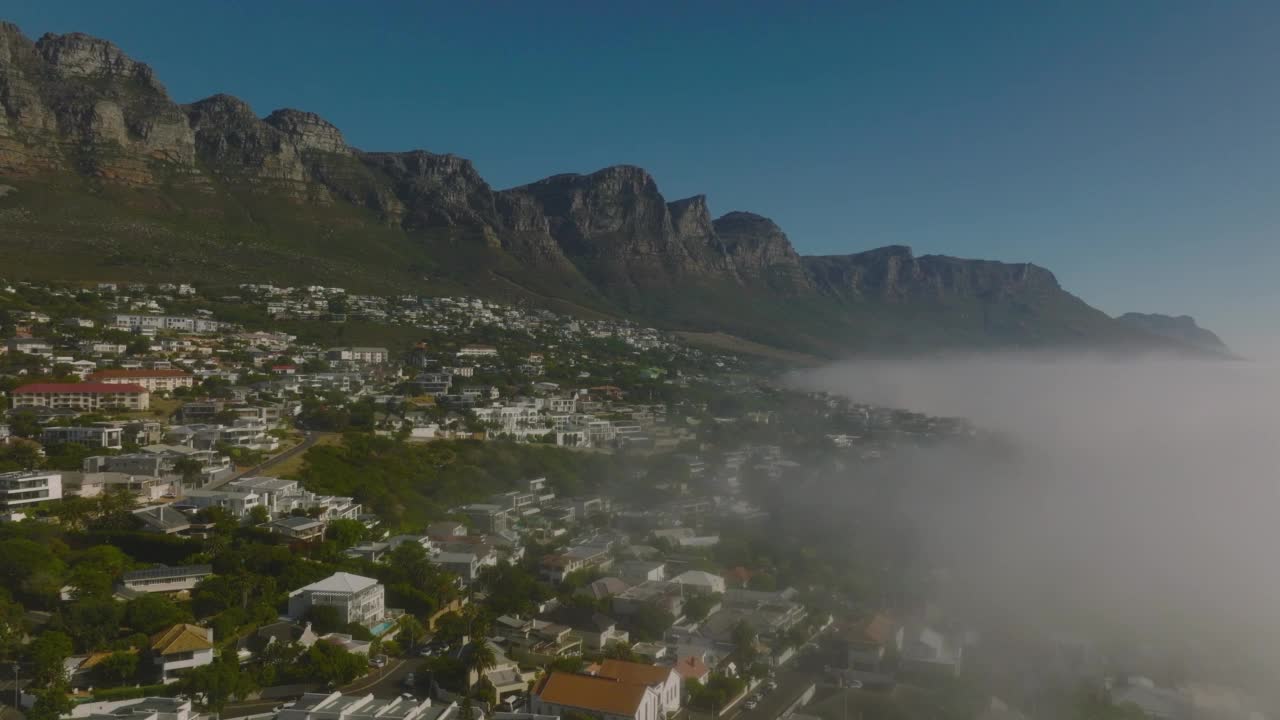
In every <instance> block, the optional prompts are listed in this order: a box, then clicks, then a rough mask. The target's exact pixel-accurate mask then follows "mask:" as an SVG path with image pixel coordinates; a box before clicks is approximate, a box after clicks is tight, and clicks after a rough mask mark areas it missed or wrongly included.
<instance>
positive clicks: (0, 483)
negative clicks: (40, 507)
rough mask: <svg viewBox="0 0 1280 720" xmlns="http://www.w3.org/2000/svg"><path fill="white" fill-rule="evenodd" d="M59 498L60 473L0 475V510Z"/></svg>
mask: <svg viewBox="0 0 1280 720" xmlns="http://www.w3.org/2000/svg"><path fill="white" fill-rule="evenodd" d="M61 498H62V473H56V472H54V473H50V472H35V471H28V470H18V471H16V472H7V473H0V510H12V509H13V508H16V507H21V506H23V505H30V504H32V503H38V502H44V501H46V500H60V499H61Z"/></svg>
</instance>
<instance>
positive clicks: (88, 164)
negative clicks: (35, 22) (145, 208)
mask: <svg viewBox="0 0 1280 720" xmlns="http://www.w3.org/2000/svg"><path fill="white" fill-rule="evenodd" d="M0 108H2V109H3V111H4V112H3V113H2V114H0V170H2V171H5V172H9V173H13V174H19V175H21V174H30V173H38V172H43V171H49V170H74V171H77V172H81V173H84V174H89V175H95V176H99V177H103V178H106V179H109V180H116V181H120V182H125V183H130V184H148V183H152V182H154V181H155V179H156V174H157V167H156V165H157V164H170V165H175V166H177V167H178V168H180V169H189V168H190V166H191V164H192V163H193V161H194V159H195V147H194V138H193V134H192V132H191V129H190V128H189V127H188V126H187V123H186V120H185V118H184V116H183V114H182V112H181V111H180V109H179V108H178V107H177V106H176V105H175V104H174V103H173V102H172V101H171V100H170V99H169V97H168V95H167V94H166V92H165V89H164V86H163V85H161V84H160V82H159V81H158V80H157V79H156V77H155V74H154V73H153V72H152V70H151V68H150V67H148V66H146V65H144V64H142V63H139V62H136V61H134V60H132V59H130V58H129V57H128V56H126V55H125V54H124V53H123V52H122V51H121V50H120V48H118V47H116V46H115V45H114V44H112V43H110V42H107V41H105V40H99V39H97V38H92V37H89V36H87V35H83V34H80V33H72V34H68V35H52V34H50V35H45V36H44V37H42V38H40V40H39V41H38V42H35V43H32V42H31V41H30V40H28V39H27V38H26V37H25V36H24V35H22V33H21V32H20V31H18V28H17V27H16V26H14V25H11V24H7V23H6V24H0Z"/></svg>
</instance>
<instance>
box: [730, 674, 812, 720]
mask: <svg viewBox="0 0 1280 720" xmlns="http://www.w3.org/2000/svg"><path fill="white" fill-rule="evenodd" d="M818 678H819V676H818V675H816V674H814V673H811V672H806V671H803V670H795V669H788V670H783V671H782V672H780V673H778V677H777V680H778V689H777V690H774V691H773V692H766V693H765V695H764V697H763V698H762V699H761V700H760V704H759V705H758V706H757V707H756V709H754V710H746V709H744V708H743V705H742V704H741V703H739V704H738V706H737V707H736V708H734V710H733V711H731V712H730V714H729V715H726V716H725V718H724V720H777V718H778V717H779V716H780V715H782V712H783V711H784V710H786V709H787V708H788V707H789V706H790V705H791V704H792V703H794V702H795V701H796V699H797V698H799V697H800V695H801V694H802V693H803V692H804V691H805V690H807V689H808V688H809V686H810V685H812V684H813V683H814V682H816V681H817V680H818ZM763 690H764V686H763V685H761V686H760V687H759V688H757V689H756V692H761V691H763Z"/></svg>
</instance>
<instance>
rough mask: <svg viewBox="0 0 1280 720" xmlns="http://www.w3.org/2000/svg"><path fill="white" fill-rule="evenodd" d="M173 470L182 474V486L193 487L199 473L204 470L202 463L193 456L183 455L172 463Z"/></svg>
mask: <svg viewBox="0 0 1280 720" xmlns="http://www.w3.org/2000/svg"><path fill="white" fill-rule="evenodd" d="M173 471H174V472H176V473H178V474H179V475H181V476H182V484H183V485H184V486H186V487H189V488H190V487H195V486H196V482H197V481H198V480H199V479H200V473H202V472H204V464H203V463H201V462H200V461H199V460H196V459H194V458H187V457H184V458H180V459H179V460H177V461H176V462H174V463H173Z"/></svg>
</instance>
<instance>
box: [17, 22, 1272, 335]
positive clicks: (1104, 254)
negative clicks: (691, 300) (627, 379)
mask: <svg viewBox="0 0 1280 720" xmlns="http://www.w3.org/2000/svg"><path fill="white" fill-rule="evenodd" d="M623 5H624V4H623V3H613V2H589V1H588V0H582V1H580V2H572V3H553V2H474V3H473V2H450V3H433V2H404V3H394V2H360V3H355V2H351V3H337V2H306V3H304V2H283V1H277V2H253V3H250V2H241V1H230V0H223V1H220V2H196V1H193V0H183V1H182V2H143V1H137V0H130V1H129V2H125V3H105V2H51V1H50V0H37V1H28V0H10V1H9V2H7V3H5V7H4V8H2V9H0V17H4V18H6V19H9V20H12V21H14V22H17V23H18V24H19V25H21V26H22V27H23V29H24V30H25V31H26V32H27V34H28V35H31V36H32V37H36V36H39V35H40V34H42V33H44V32H49V31H52V32H68V31H75V30H79V31H84V32H88V33H91V34H95V35H100V36H103V37H107V38H110V39H112V40H114V41H116V42H117V43H118V44H119V45H121V46H122V47H124V49H125V50H126V51H127V52H129V53H130V54H131V55H133V56H134V57H137V58H139V59H141V60H143V61H146V62H148V63H150V64H151V65H152V66H154V67H155V69H156V70H157V72H158V74H159V76H160V78H161V79H162V80H163V81H164V82H165V83H166V84H167V86H168V87H169V90H170V92H171V94H172V95H173V96H174V97H175V98H176V99H177V100H179V101H191V100H195V99H198V98H200V97H204V96H207V95H210V94H213V93H216V92H227V93H230V94H232V95H236V96H239V97H241V98H243V99H245V100H247V101H248V102H249V103H250V104H251V105H252V106H253V107H254V108H255V110H257V112H258V113H259V114H261V115H266V114H267V113H268V112H270V111H271V110H272V109H275V108H278V107H297V108H301V109H306V110H312V111H315V112H318V113H320V114H321V115H323V116H325V117H326V118H328V119H329V120H331V121H332V122H334V123H335V124H336V125H338V126H339V127H340V128H342V130H343V131H344V132H345V133H346V136H347V139H348V141H349V142H351V143H352V144H354V145H356V146H359V147H362V148H365V149H379V150H398V149H408V148H425V149H428V150H432V151H436V152H453V153H457V154H459V155H463V156H466V157H469V158H471V159H472V160H474V161H475V163H476V165H477V167H478V168H479V169H480V171H481V172H482V173H483V174H484V175H485V177H486V178H488V179H489V181H490V182H491V183H493V184H494V185H495V186H497V187H507V186H510V185H516V184H520V183H523V182H528V181H531V180H534V179H537V178H539V177H543V176H545V175H549V174H553V173H557V172H568V171H590V170H594V169H597V168H599V167H603V166H606V165H611V164H617V163H632V164H636V165H641V166H643V167H645V168H647V169H649V170H650V171H651V172H652V173H653V174H654V176H655V177H656V178H657V180H658V183H659V185H660V187H661V188H662V190H663V192H664V193H665V194H666V195H667V197H668V198H669V199H674V198H677V197H682V196H685V195H691V194H695V193H705V194H706V195H707V196H708V197H709V199H710V202H711V205H712V210H713V212H715V213H721V212H726V211H729V210H739V209H741V210H752V211H755V212H759V213H761V214H764V215H768V216H770V217H773V218H774V219H775V220H777V221H778V223H779V224H780V225H782V227H783V228H784V229H785V230H786V231H787V232H788V234H789V235H790V236H791V239H792V241H793V242H794V243H795V245H796V246H797V248H799V250H800V251H801V252H803V253H843V252H853V251H858V250H863V249H867V248H871V247H876V246H879V245H886V244H906V245H911V246H912V247H914V248H915V249H916V251H917V252H919V253H946V254H951V255H959V256H967V257H986V258H994V259H1001V260H1010V261H1031V262H1036V263H1038V264H1041V265H1044V266H1046V267H1049V268H1050V269H1052V270H1053V271H1054V272H1056V273H1057V275H1058V277H1059V279H1060V280H1061V281H1062V282H1063V284H1064V285H1065V286H1066V287H1067V288H1068V289H1070V290H1072V291H1074V292H1076V293H1077V294H1079V295H1081V296H1083V297H1084V298H1085V299H1087V300H1088V301H1090V302H1091V303H1093V304H1094V305H1096V306H1098V307H1101V308H1102V309H1104V310H1107V311H1109V312H1112V313H1119V312H1123V311H1126V310H1142V311H1160V312H1169V313H1175V314H1176V313H1189V314H1193V315H1196V316H1197V317H1198V318H1199V319H1200V320H1201V321H1202V323H1203V324H1205V325H1207V326H1209V327H1211V328H1212V329H1215V330H1218V331H1219V332H1220V333H1221V334H1223V335H1224V336H1225V338H1226V339H1227V341H1228V342H1233V341H1234V342H1235V344H1237V345H1240V344H1242V342H1244V341H1245V340H1246V338H1250V339H1252V338H1258V337H1260V336H1263V335H1267V334H1269V333H1270V327H1271V326H1272V325H1274V320H1273V317H1274V316H1275V315H1276V313H1277V310H1280V283H1278V282H1277V281H1276V278H1275V275H1276V270H1277V269H1278V268H1280V262H1277V261H1280V243H1277V242H1276V225H1277V224H1278V222H1280V202H1277V200H1278V199H1280V187H1277V186H1278V185H1280V170H1278V168H1280V140H1278V139H1277V138H1280V83H1277V82H1276V77H1277V69H1280V42H1277V41H1276V38H1278V37H1280V4H1277V3H1267V2H1236V1H1234V0H1222V1H1220V2H1204V1H1203V0H1197V1H1195V2H1179V1H1175V0H1126V1H1124V2H1114V1H1111V0H1107V1H1099V2H1060V3H1050V2H1044V3H1042V2H1025V1H1023V0H1016V1H1011V2H991V3H964V2H950V1H946V2H936V3H923V2H922V3H911V2H888V1H884V2H866V3H853V2H848V3H817V2H815V3H789V2H788V3H783V2H758V3H752V2H724V3H683V2H673V3H669V4H667V3H659V2H644V3H627V4H625V5H626V7H625V8H624V7H623ZM1249 341H1250V342H1252V340H1249Z"/></svg>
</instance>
